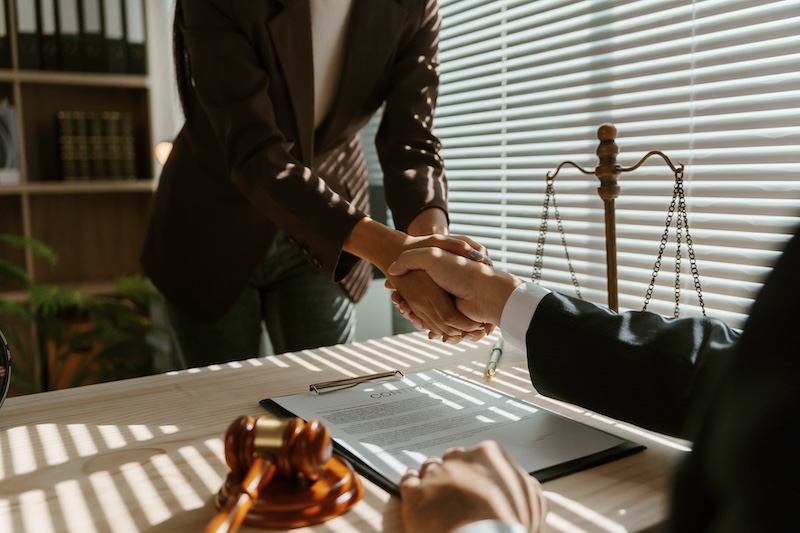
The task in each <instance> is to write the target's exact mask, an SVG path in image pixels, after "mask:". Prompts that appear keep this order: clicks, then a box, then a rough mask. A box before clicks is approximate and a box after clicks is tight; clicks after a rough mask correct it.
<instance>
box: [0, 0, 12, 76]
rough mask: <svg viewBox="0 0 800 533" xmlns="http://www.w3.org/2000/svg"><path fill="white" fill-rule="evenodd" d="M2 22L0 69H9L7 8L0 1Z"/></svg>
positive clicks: (0, 26)
mask: <svg viewBox="0 0 800 533" xmlns="http://www.w3.org/2000/svg"><path fill="white" fill-rule="evenodd" d="M0 10H2V16H3V20H2V21H1V22H2V23H0V68H11V44H10V40H9V37H8V23H7V21H8V6H7V5H6V0H0Z"/></svg>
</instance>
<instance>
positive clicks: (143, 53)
mask: <svg viewBox="0 0 800 533" xmlns="http://www.w3.org/2000/svg"><path fill="white" fill-rule="evenodd" d="M124 2H125V41H126V42H127V49H128V72H130V73H131V74H146V73H147V50H146V49H145V29H144V0H124Z"/></svg>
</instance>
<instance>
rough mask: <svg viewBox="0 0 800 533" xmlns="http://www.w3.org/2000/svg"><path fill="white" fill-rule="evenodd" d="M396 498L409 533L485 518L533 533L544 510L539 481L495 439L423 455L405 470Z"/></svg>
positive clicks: (450, 527) (451, 527) (443, 530)
mask: <svg viewBox="0 0 800 533" xmlns="http://www.w3.org/2000/svg"><path fill="white" fill-rule="evenodd" d="M400 497H401V504H400V505H401V513H402V516H403V524H404V527H405V530H406V531H407V532H408V533H417V532H419V531H436V532H441V533H448V532H450V531H453V530H455V529H456V528H458V527H461V526H463V525H465V524H468V523H471V522H477V521H479V520H487V519H494V520H499V521H501V522H506V523H508V524H515V523H519V524H522V525H523V526H525V527H526V528H527V529H528V530H529V531H532V532H536V531H539V530H540V528H541V527H542V525H543V524H544V519H545V515H546V514H547V507H546V500H545V498H544V495H543V494H542V487H541V485H540V484H539V482H538V481H537V480H536V478H534V477H532V476H530V475H529V474H528V473H527V472H525V470H523V469H522V468H521V467H520V466H519V465H518V464H516V463H515V462H514V460H513V459H511V458H510V457H509V456H508V454H507V453H506V452H505V450H503V449H502V448H501V447H500V446H499V445H498V444H497V443H496V442H494V441H483V442H481V443H480V444H478V445H477V446H475V447H474V448H472V449H470V450H464V449H462V448H452V449H450V450H447V451H446V452H445V453H444V455H443V456H442V458H441V459H439V458H435V457H431V458H429V459H427V460H426V461H425V462H424V463H423V464H422V466H421V467H420V470H419V471H417V470H409V471H408V472H406V473H405V475H404V476H403V478H402V480H401V481H400Z"/></svg>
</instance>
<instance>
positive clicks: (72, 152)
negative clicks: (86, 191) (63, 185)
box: [56, 111, 91, 181]
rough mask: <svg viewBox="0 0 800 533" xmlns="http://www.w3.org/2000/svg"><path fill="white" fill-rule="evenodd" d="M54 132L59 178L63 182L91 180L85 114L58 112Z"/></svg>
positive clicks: (81, 112)
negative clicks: (56, 140) (56, 137)
mask: <svg viewBox="0 0 800 533" xmlns="http://www.w3.org/2000/svg"><path fill="white" fill-rule="evenodd" d="M56 131H57V134H58V156H59V163H60V165H61V178H62V179H64V180H65V181H78V180H88V179H91V165H90V162H89V142H88V138H87V120H86V112H84V111H58V112H57V113H56Z"/></svg>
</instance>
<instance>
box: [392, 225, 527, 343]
mask: <svg viewBox="0 0 800 533" xmlns="http://www.w3.org/2000/svg"><path fill="white" fill-rule="evenodd" d="M408 244H409V246H407V247H405V249H404V250H403V251H402V252H401V253H400V254H399V255H397V257H396V259H395V260H394V262H392V263H391V264H390V265H389V267H388V269H387V270H386V271H385V274H386V277H387V279H386V287H387V288H389V289H391V290H393V291H394V292H393V293H392V303H393V304H394V305H395V307H397V308H398V309H399V310H400V313H401V314H402V315H403V316H404V317H405V318H407V319H408V320H409V321H410V322H411V323H412V324H413V325H414V327H415V328H417V329H420V330H428V337H429V338H431V339H441V340H443V341H445V342H449V343H454V344H455V343H458V342H460V341H461V340H462V339H467V340H472V341H477V340H480V339H481V338H483V337H484V336H486V335H488V334H489V333H491V332H492V330H493V329H494V327H495V326H496V325H499V324H500V319H501V316H502V312H503V308H504V306H505V303H506V301H507V300H508V297H509V295H510V294H511V293H512V292H513V291H514V289H515V288H516V287H517V286H518V285H520V284H521V283H522V280H521V279H519V278H518V277H516V276H514V275H512V274H509V273H507V272H503V271H501V270H495V269H494V268H493V266H492V261H491V259H490V258H489V256H488V253H487V250H486V248H485V247H483V246H482V245H480V244H478V243H476V242H475V241H473V240H472V239H470V238H468V237H463V236H444V235H429V236H425V237H417V238H413V239H412V240H411V242H409V243H408Z"/></svg>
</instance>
